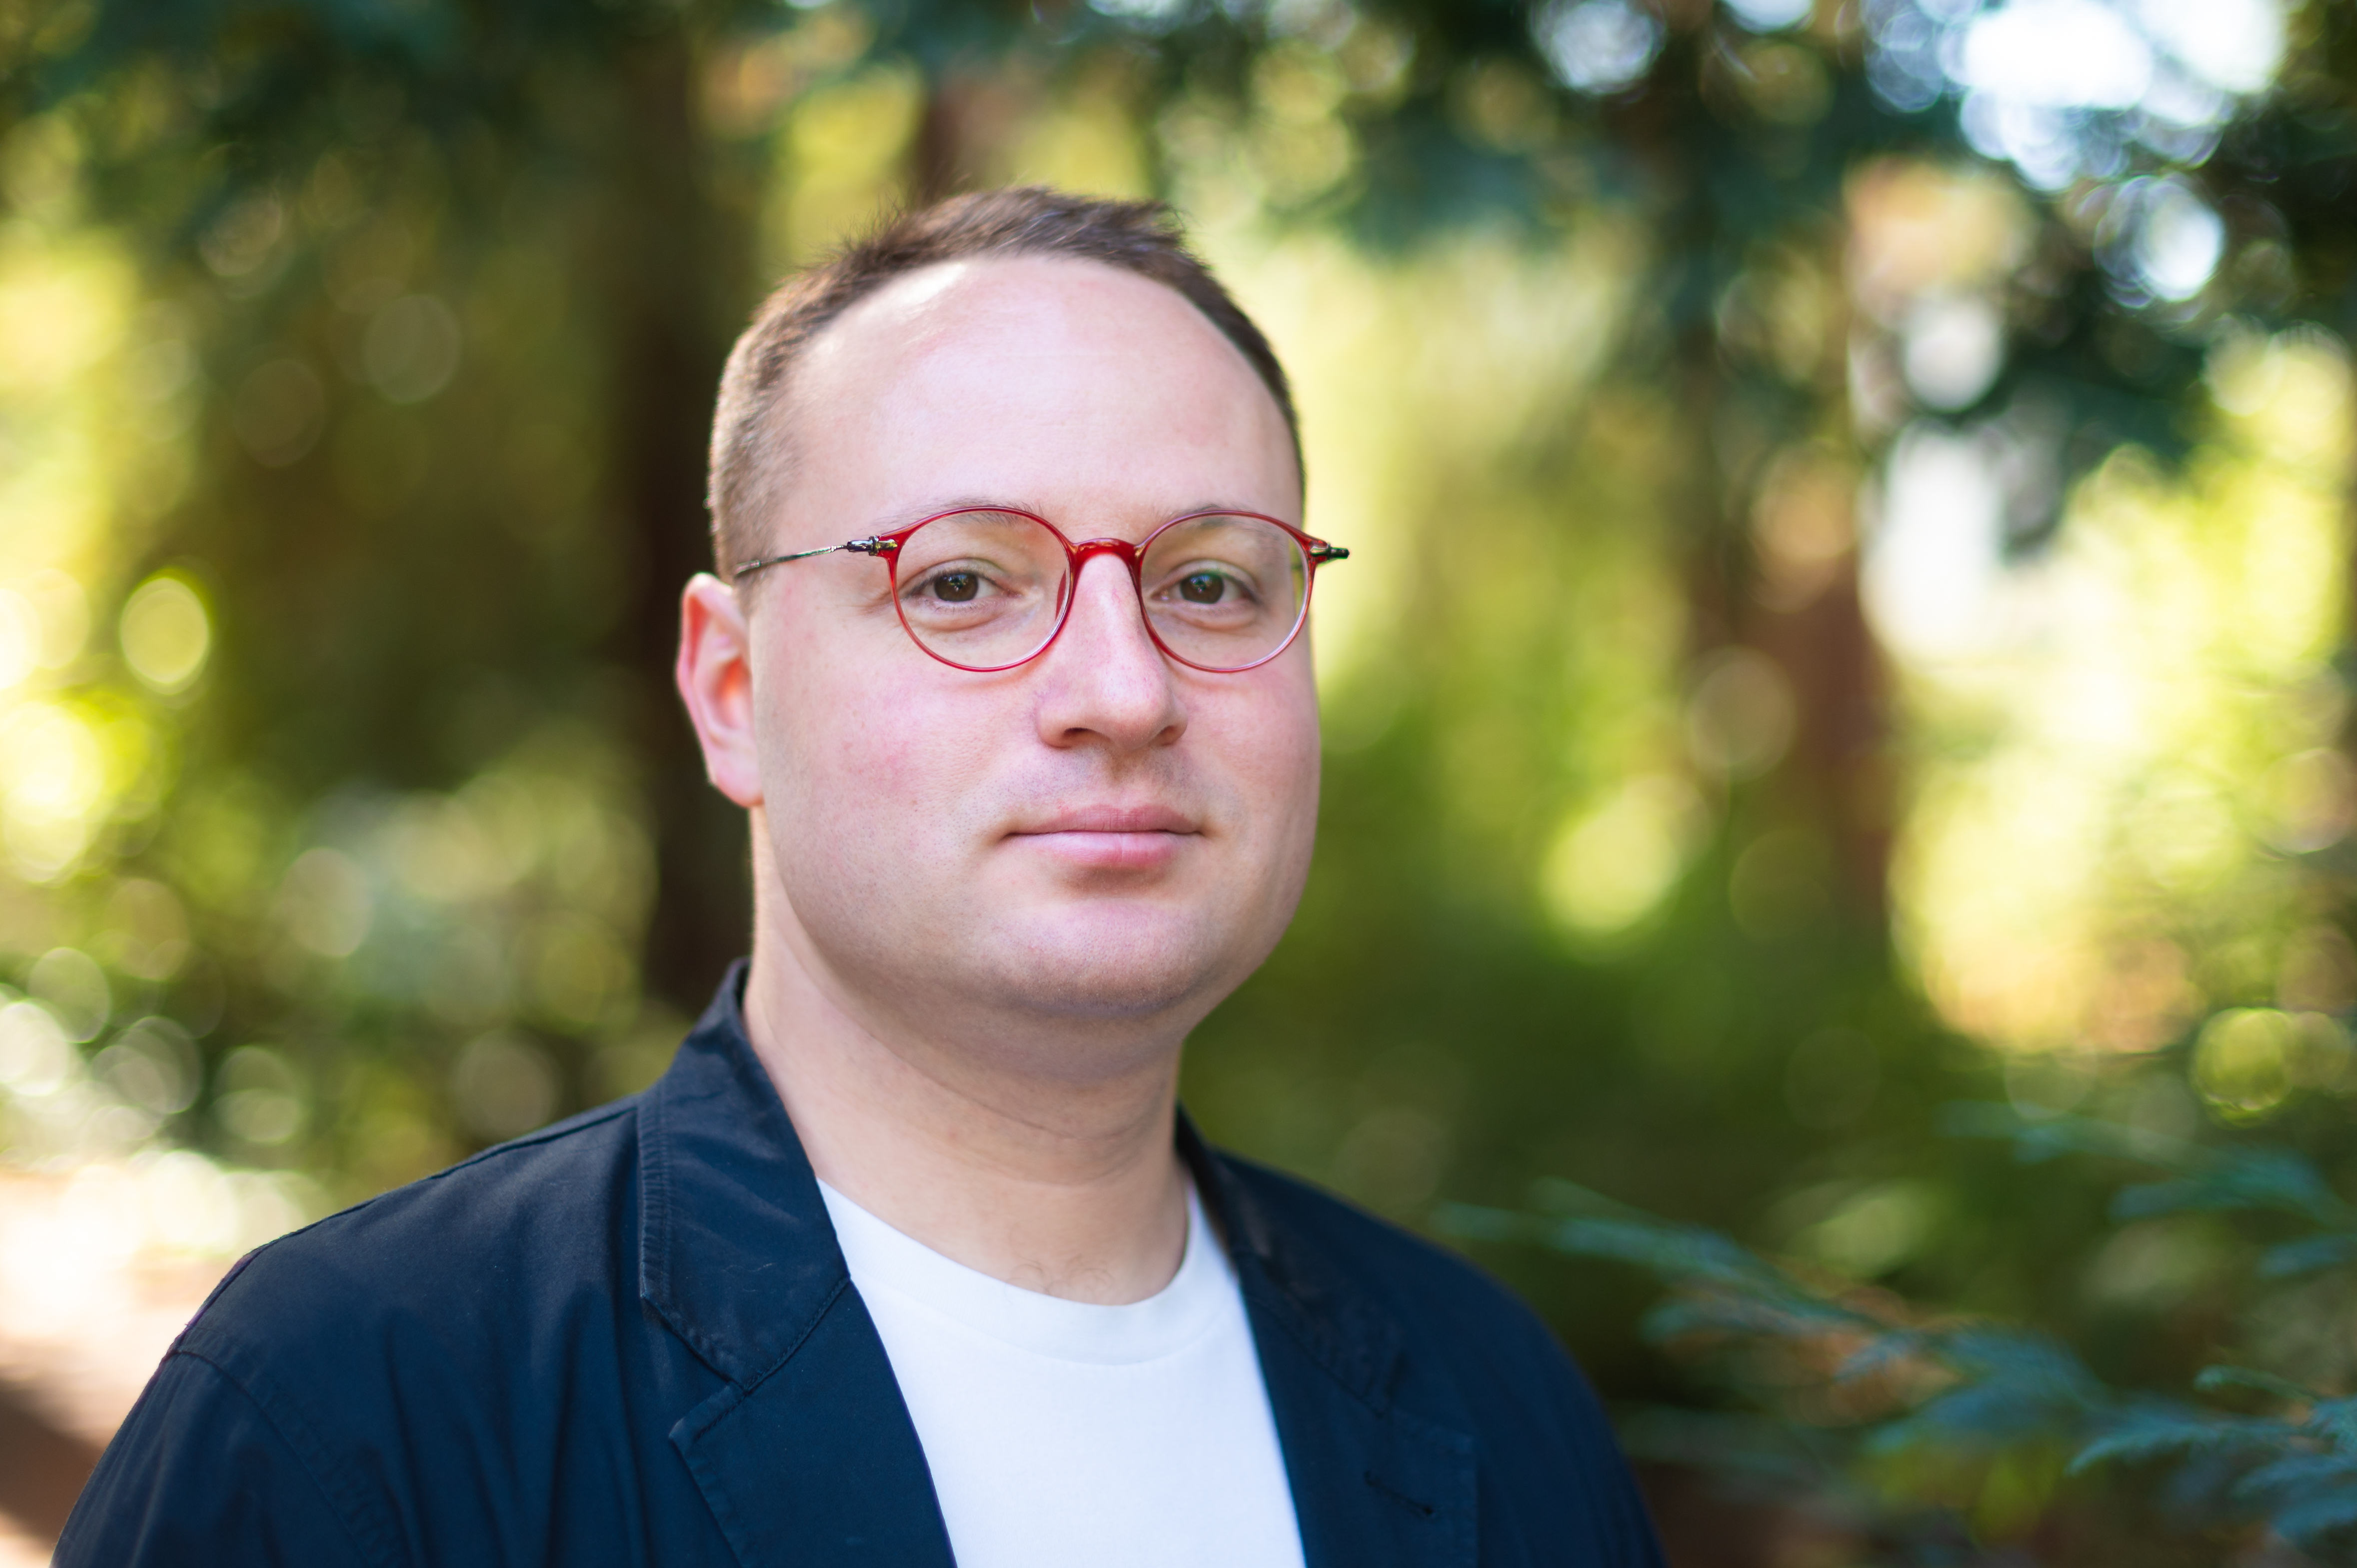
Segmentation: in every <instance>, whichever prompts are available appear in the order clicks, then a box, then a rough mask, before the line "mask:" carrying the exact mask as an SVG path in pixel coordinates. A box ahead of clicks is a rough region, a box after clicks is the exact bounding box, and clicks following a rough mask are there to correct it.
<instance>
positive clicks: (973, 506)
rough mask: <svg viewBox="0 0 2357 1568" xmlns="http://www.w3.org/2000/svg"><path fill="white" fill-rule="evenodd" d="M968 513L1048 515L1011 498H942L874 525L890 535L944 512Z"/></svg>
mask: <svg viewBox="0 0 2357 1568" xmlns="http://www.w3.org/2000/svg"><path fill="white" fill-rule="evenodd" d="M968 510H975V511H1022V512H1029V513H1030V514H1031V515H1032V516H1034V517H1046V516H1047V515H1048V513H1047V512H1046V510H1043V509H1042V508H1040V507H1039V506H1036V505H1034V504H1033V503H1032V502H1030V501H1028V500H1021V499H1017V498H1016V497H1013V496H985V495H971V496H943V497H940V498H937V499H933V500H929V501H925V502H923V503H922V504H920V505H918V506H907V507H895V508H893V509H892V510H890V511H889V512H888V513H886V514H885V515H884V516H883V517H882V518H880V519H879V520H877V522H878V525H877V529H876V532H878V533H890V532H893V531H894V530H895V529H901V528H907V527H909V525H910V524H912V523H919V522H922V521H925V519H927V518H929V517H939V516H941V515H942V513H943V512H945V511H968Z"/></svg>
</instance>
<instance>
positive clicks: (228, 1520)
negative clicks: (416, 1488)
mask: <svg viewBox="0 0 2357 1568" xmlns="http://www.w3.org/2000/svg"><path fill="white" fill-rule="evenodd" d="M306 1436H307V1434H302V1433H299V1432H298V1433H295V1434H290V1433H288V1432H287V1431H285V1430H284V1429H283V1428H282V1425H281V1424H280V1423H279V1422H276V1421H274V1420H273V1419H272V1417H271V1415H270V1413H269V1412H267V1411H266V1410H265V1409H264V1406H263V1405H262V1404H261V1403H260V1402H257V1401H256V1400H255V1399H254V1398H253V1395H252V1394H251V1393H249V1392H248V1391H246V1390H245V1389H243V1388H242V1387H240V1386H239V1384H238V1383H237V1382H236V1381H235V1380H232V1379H231V1377H230V1376H229V1375H228V1374H227V1373H225V1372H223V1371H222V1370H221V1369H220V1368H219V1367H217V1366H215V1365H214V1364H213V1363H212V1362H211V1361H210V1360H207V1359H203V1358H202V1357H200V1356H197V1355H192V1354H189V1353H188V1352H186V1351H180V1350H176V1351H175V1352H174V1353H173V1354H171V1355H169V1356H167V1357H166V1358H165V1359H164V1364H163V1365H162V1366H161V1367H159V1368H157V1369H156V1376H155V1378H154V1379H153V1380H150V1381H149V1383H148V1385H147V1390H146V1391H145V1393H143V1394H142V1395H140V1397H139V1402H138V1404H136V1405H135V1406H134V1407H133V1409H132V1412H131V1414H130V1416H129V1418H128V1419H126V1420H125V1421H124V1423H123V1428H122V1430H121V1431H119V1432H117V1433H116V1434H114V1441H113V1442H112V1443H110V1444H107V1447H106V1452H105V1454H104V1455H102V1456H101V1457H100V1459H99V1462H98V1468H97V1469H96V1470H94V1471H93V1472H91V1478H90V1484H89V1485H88V1486H87V1487H83V1488H82V1494H81V1500H80V1501H79V1502H77V1503H76V1504H75V1505H74V1510H73V1515H72V1517H71V1518H70V1519H69V1520H67V1521H66V1529H65V1534H64V1536H63V1537H62V1538H60V1539H59V1541H58V1550H57V1556H56V1558H55V1559H54V1562H55V1564H56V1568H167V1565H168V1568H184V1565H185V1564H188V1563H208V1564H216V1565H218V1568H383V1565H382V1563H378V1562H376V1561H375V1560H374V1559H373V1558H372V1557H371V1556H370V1555H364V1554H363V1553H362V1552H361V1550H360V1548H359V1547H358V1545H357V1544H356V1543H355V1541H354V1540H353V1536H352V1532H351V1531H350V1530H349V1529H348V1528H347V1527H346V1524H345V1522H344V1520H343V1519H342V1518H341V1517H340V1516H339V1512H338V1510H337V1509H336V1508H335V1506H334V1505H333V1503H332V1502H331V1501H330V1500H329V1498H328V1493H327V1490H326V1489H325V1487H324V1486H323V1484H322V1478H321V1477H319V1476H318V1475H317V1474H316V1473H315V1471H314V1469H313V1466H312V1465H311V1464H309V1463H307V1462H306V1459H305V1456H304V1455H303V1453H301V1452H300V1451H299V1450H298V1444H304V1445H307V1444H306V1441H305V1440H306Z"/></svg>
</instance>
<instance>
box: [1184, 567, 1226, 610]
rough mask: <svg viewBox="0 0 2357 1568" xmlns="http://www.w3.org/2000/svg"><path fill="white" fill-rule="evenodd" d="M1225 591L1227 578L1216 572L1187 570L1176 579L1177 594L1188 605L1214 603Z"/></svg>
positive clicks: (1223, 595) (1217, 601) (1216, 602)
mask: <svg viewBox="0 0 2357 1568" xmlns="http://www.w3.org/2000/svg"><path fill="white" fill-rule="evenodd" d="M1227 591H1228V580H1227V578H1226V577H1224V576H1222V575H1221V574H1219V573H1217V572H1189V573H1188V574H1187V575H1185V576H1183V577H1181V578H1179V597H1180V598H1182V599H1184V600H1186V601H1187V602H1188V603H1189V604H1190V605H1216V604H1218V603H1219V602H1220V600H1221V599H1222V598H1223V597H1225V596H1226V595H1227Z"/></svg>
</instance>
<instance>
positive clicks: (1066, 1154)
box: [745, 942, 1187, 1305]
mask: <svg viewBox="0 0 2357 1568" xmlns="http://www.w3.org/2000/svg"><path fill="white" fill-rule="evenodd" d="M811 967H812V966H811V964H810V963H809V962H808V961H806V960H805V959H804V958H803V957H802V956H801V955H799V954H797V953H796V952H795V951H793V950H791V946H790V945H789V944H787V943H780V942H763V943H760V944H759V945H757V949H756V951H755V954H754V960H753V966H752V972H751V974H750V976H749V977H748V981H747V983H746V995H745V1023H746V1029H747V1032H748V1034H749V1035H750V1036H751V1039H752V1044H753V1049H754V1052H755V1054H756V1055H758V1056H759V1058H760V1060H761V1063H762V1065H763V1066H764V1067H765V1068H767V1069H768V1070H769V1074H770V1079H771V1081H772V1082H774V1083H775V1084H776V1085H777V1089H778V1094H779V1097H780V1099H781V1100H783V1101H784V1102H785V1107H786V1113H787V1114H788V1116H790V1117H791V1119H792V1121H793V1124H794V1131H795V1133H797V1134H798V1135H799V1136H800V1137H801V1139H802V1147H803V1148H804V1149H805V1150H806V1151H807V1152H808V1154H809V1155H810V1161H811V1165H812V1168H813V1170H815V1171H816V1172H817V1173H818V1176H819V1179H820V1180H822V1181H823V1182H825V1183H826V1184H827V1185H828V1186H829V1187H834V1189H835V1190H836V1191H838V1192H840V1193H842V1194H843V1195H844V1196H845V1197H848V1198H850V1199H851V1200H852V1201H853V1202H854V1203H856V1204H858V1205H859V1206H860V1207H861V1208H865V1209H866V1210H867V1211H868V1212H869V1213H871V1214H873V1215H875V1216H877V1218H878V1219H882V1220H883V1221H884V1222H885V1223H887V1224H888V1225H890V1226H891V1227H892V1228H893V1229H894V1230H899V1231H900V1232H901V1233H902V1234H904V1235H907V1236H909V1237H912V1238H914V1239H915V1240H919V1241H921V1242H923V1243H924V1244H925V1245H926V1246H928V1247H931V1249H932V1250H933V1251H937V1252H940V1253H942V1255H943V1256H945V1257H948V1258H951V1259H953V1260H955V1261H956V1262H961V1263H963V1264H964V1265H966V1266H967V1267H968V1268H971V1269H974V1270H977V1271H979V1272H980V1273H985V1274H989V1275H991V1276H992V1277H994V1278H996V1279H1000V1280H1004V1281H1006V1283H1009V1284H1014V1285H1019V1286H1021V1287H1022V1288H1024V1289H1026V1290H1032V1291H1039V1292H1041V1293H1044V1294H1049V1295H1056V1296H1062V1297H1065V1298H1067V1299H1069V1300H1073V1301H1084V1302H1095V1303H1103V1304H1109V1305H1110V1304H1120V1303H1125V1302H1134V1301H1142V1300H1144V1299H1145V1298H1146V1297H1147V1296H1149V1295H1152V1294H1155V1293H1156V1292H1157V1291H1159V1290H1160V1289H1162V1287H1163V1286H1164V1285H1166V1284H1168V1283H1169V1282H1170V1280H1171V1278H1172V1276H1173V1275H1175V1274H1176V1273H1178V1269H1179V1259H1180V1257H1181V1256H1182V1254H1183V1253H1184V1251H1185V1250H1186V1239H1187V1203H1186V1177H1185V1175H1184V1173H1183V1170H1182V1168H1181V1166H1180V1165H1179V1157H1178V1153H1177V1148H1176V1145H1175V1144H1174V1141H1173V1119H1174V1117H1175V1114H1176V1105H1177V1080H1178V1049H1177V1045H1176V1042H1173V1044H1172V1047H1171V1048H1170V1050H1169V1052H1168V1056H1167V1058H1158V1059H1157V1060H1156V1061H1154V1062H1152V1063H1150V1064H1148V1065H1146V1066H1143V1067H1140V1068H1138V1069H1133V1070H1130V1071H1128V1072H1125V1073H1123V1074H1119V1075H1117V1076H1114V1077H1112V1078H1102V1079H1087V1080H1084V1081H1080V1082H1074V1081H1071V1080H1069V1079H1053V1080H1043V1079H1040V1078H1039V1077H1038V1076H1036V1075H1031V1074H1027V1073H1024V1072H1022V1071H1020V1070H1019V1069H1006V1068H998V1067H994V1066H993V1065H992V1064H990V1063H988V1062H978V1061H976V1060H974V1059H973V1058H972V1057H971V1056H970V1055H966V1054H960V1053H957V1052H955V1051H953V1050H948V1049H944V1048H942V1047H937V1046H935V1045H933V1044H931V1043H930V1042H924V1041H918V1040H909V1039H898V1040H889V1041H888V1040H886V1039H884V1038H880V1037H879V1036H878V1035H877V1032H876V1031H874V1030H871V1029H870V1028H868V1027H867V1026H865V1025H863V1024H862V1023H861V1022H860V1021H859V1020H857V1019H856V1018H855V1017H853V1016H852V1015H850V1014H849V1013H848V1012H847V1011H846V1010H845V1008H844V1007H843V1006H841V1005H839V1004H837V1003H836V1002H835V1001H834V999H833V998H832V997H831V996H830V995H829V994H828V992H827V988H826V987H824V986H823V985H822V984H820V983H818V982H817V980H815V979H814V978H813V974H812V972H811Z"/></svg>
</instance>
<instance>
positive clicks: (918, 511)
mask: <svg viewBox="0 0 2357 1568" xmlns="http://www.w3.org/2000/svg"><path fill="white" fill-rule="evenodd" d="M969 509H972V510H985V511H1019V512H1028V513H1029V514H1030V515H1031V516H1033V517H1044V518H1046V519H1047V520H1048V521H1049V522H1052V523H1054V524H1055V525H1056V526H1057V527H1058V528H1064V529H1065V531H1066V532H1071V529H1070V528H1067V527H1066V524H1067V523H1068V522H1069V523H1071V524H1072V525H1073V526H1075V527H1080V529H1081V532H1080V533H1074V534H1072V537H1073V538H1075V539H1077V538H1080V537H1081V536H1082V534H1084V533H1087V532H1090V530H1089V528H1088V527H1087V526H1084V525H1083V520H1082V519H1078V518H1070V519H1068V518H1062V517H1059V516H1057V515H1056V514H1055V513H1053V512H1051V511H1049V510H1048V509H1047V508H1046V507H1043V506H1040V505H1039V503H1038V502H1036V501H1030V500H1024V499H1017V498H1016V497H1013V496H985V495H967V496H946V497H942V498H939V499H933V500H929V501H926V502H925V503H923V504H922V505H920V506H910V507H895V508H894V509H893V510H891V511H889V512H888V513H886V514H885V515H884V516H883V517H882V518H880V519H878V520H877V527H876V529H875V532H877V533H890V532H894V531H895V530H897V529H902V528H907V527H909V525H911V524H912V523H918V522H922V521H924V520H925V519H927V518H929V517H939V516H941V515H942V513H943V512H949V511H964V510H969ZM1203 512H1248V513H1250V514H1251V515H1253V516H1254V517H1258V516H1260V515H1261V513H1260V511H1259V510H1258V509H1257V508H1254V507H1249V506H1242V505H1239V504H1237V503H1236V502H1233V501H1227V500H1199V501H1196V502H1194V503H1193V504H1191V505H1189V506H1181V507H1173V508H1170V509H1168V510H1165V511H1162V512H1159V513H1157V515H1156V518H1155V521H1157V522H1165V521H1168V520H1170V519H1171V518H1174V517H1194V516H1197V515H1198V514H1200V513H1203Z"/></svg>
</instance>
